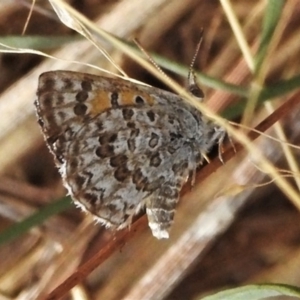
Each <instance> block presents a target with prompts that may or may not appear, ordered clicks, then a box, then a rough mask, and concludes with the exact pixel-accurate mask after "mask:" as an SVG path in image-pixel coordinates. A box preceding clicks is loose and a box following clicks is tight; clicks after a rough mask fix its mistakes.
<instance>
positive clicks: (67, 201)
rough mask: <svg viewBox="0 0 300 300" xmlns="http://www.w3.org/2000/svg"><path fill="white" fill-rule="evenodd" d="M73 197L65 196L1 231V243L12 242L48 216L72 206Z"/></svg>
mask: <svg viewBox="0 0 300 300" xmlns="http://www.w3.org/2000/svg"><path fill="white" fill-rule="evenodd" d="M71 204H72V202H71V198H70V197H65V198H62V199H60V200H58V201H57V202H54V203H51V204H49V205H47V206H45V207H44V208H42V209H41V210H39V211H38V212H36V213H34V214H32V215H31V216H29V217H28V218H26V219H24V220H23V221H21V222H18V223H16V224H14V225H12V226H10V227H9V228H8V229H6V230H5V231H3V232H1V233H0V245H2V244H5V243H8V242H10V241H11V240H13V239H15V238H17V237H19V236H21V235H22V234H24V233H26V232H28V231H29V230H30V229H31V228H33V227H35V226H39V225H41V224H42V223H43V222H44V221H45V220H46V219H47V218H49V217H51V216H53V215H56V214H58V213H61V212H62V211H64V210H66V209H67V208H70V207H71Z"/></svg>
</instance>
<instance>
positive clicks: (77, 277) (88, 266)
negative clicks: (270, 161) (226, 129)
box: [46, 93, 300, 300]
mask: <svg viewBox="0 0 300 300" xmlns="http://www.w3.org/2000/svg"><path fill="white" fill-rule="evenodd" d="M299 103H300V93H297V94H296V95H295V96H293V97H291V98H290V99H289V100H288V101H286V102H285V103H284V104H283V105H281V106H280V107H279V108H278V109H277V110H276V111H275V112H274V113H273V114H272V115H270V116H269V117H267V118H266V119H265V120H264V121H263V122H261V123H260V124H259V125H258V126H257V127H256V129H257V130H258V131H262V132H263V131H265V130H266V129H268V128H269V127H271V126H272V125H273V124H274V123H275V122H277V121H278V120H279V119H280V118H283V117H284V116H285V115H287V114H288V113H289V112H291V111H292V110H293V108H295V107H296V106H297V105H299ZM258 136H259V134H258V133H257V132H251V133H250V134H249V138H250V139H251V140H254V139H256V138H257V137H258ZM241 150H242V146H241V145H236V152H239V151H241ZM234 155H235V152H234V150H233V149H232V148H229V149H228V150H227V151H226V152H225V153H224V154H223V155H222V156H223V160H224V162H227V161H228V160H230V159H231V158H232V157H233V156H234ZM220 166H222V163H221V162H220V161H219V159H218V158H216V159H214V160H213V161H212V162H211V163H210V164H208V165H206V166H205V167H204V168H203V169H201V171H200V172H198V174H197V177H196V182H197V184H199V183H200V182H201V181H203V180H204V179H205V178H206V177H207V176H209V175H210V174H212V173H213V172H214V171H216V170H217V169H218V168H219V167H220ZM187 189H189V187H188V186H187V185H186V186H185V188H184V189H183V191H182V193H186V192H187V191H188V190H187ZM208 213H209V214H207V215H206V216H204V219H206V218H207V217H208V216H209V215H210V213H212V214H213V213H214V211H209V212H208ZM217 222H218V221H217V220H216V224H217ZM220 225H221V228H220V227H219V226H217V227H215V228H216V229H217V230H218V232H220V231H222V230H224V229H225V223H223V222H221V223H220ZM228 225H229V224H226V227H227V226H228ZM146 226H147V219H146V216H145V215H144V216H143V217H142V218H140V219H139V220H138V221H136V222H135V223H134V224H132V226H131V229H130V231H127V230H124V231H121V232H117V233H116V237H115V239H114V240H112V241H111V243H109V244H107V246H106V247H105V248H103V249H101V250H100V251H99V253H98V254H97V255H96V256H94V257H93V258H92V259H90V260H89V261H88V262H87V263H85V264H84V265H82V266H80V268H79V269H78V270H77V271H76V272H75V273H74V274H73V275H71V276H70V277H69V278H68V279H67V280H66V281H65V282H63V283H62V284H61V285H60V286H58V287H57V288H56V289H55V290H54V291H53V292H51V293H50V294H49V295H48V297H47V298H46V299H47V300H50V299H51V300H54V299H59V297H62V296H63V295H64V294H65V293H67V292H68V291H69V290H70V289H71V288H72V287H74V286H75V285H76V284H78V283H79V282H81V281H82V280H83V279H84V278H85V277H86V276H87V275H88V274H89V273H91V272H92V271H93V270H94V269H95V268H96V267H98V266H99V265H100V264H101V263H102V262H104V261H105V260H106V259H107V258H108V257H109V256H110V255H111V254H112V253H113V252H114V251H115V250H117V249H119V248H120V247H121V246H122V245H124V243H125V242H127V241H128V240H129V239H130V238H131V237H132V236H133V235H134V233H136V232H137V231H140V230H142V229H144V228H145V227H146ZM218 232H213V233H212V234H211V236H213V237H215V235H216V234H217V233H218ZM209 241H211V239H209V240H208V241H206V245H207V244H208V242H209ZM203 249H204V248H203Z"/></svg>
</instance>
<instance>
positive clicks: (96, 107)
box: [90, 91, 111, 115]
mask: <svg viewBox="0 0 300 300" xmlns="http://www.w3.org/2000/svg"><path fill="white" fill-rule="evenodd" d="M90 105H91V114H92V115H98V114H101V113H102V112H104V111H105V110H107V109H109V108H111V102H110V97H109V93H107V91H97V95H96V96H95V97H94V99H93V100H91V102H90Z"/></svg>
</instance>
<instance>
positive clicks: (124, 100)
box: [119, 91, 154, 106]
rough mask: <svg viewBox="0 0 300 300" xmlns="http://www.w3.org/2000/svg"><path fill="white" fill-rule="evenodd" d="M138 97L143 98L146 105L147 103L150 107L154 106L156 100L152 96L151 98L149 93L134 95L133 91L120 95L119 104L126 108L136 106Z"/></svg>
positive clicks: (123, 92)
mask: <svg viewBox="0 0 300 300" xmlns="http://www.w3.org/2000/svg"><path fill="white" fill-rule="evenodd" d="M137 96H140V97H142V98H143V99H144V100H145V103H147V104H148V105H153V104H154V100H153V98H152V97H151V96H149V95H148V94H147V93H142V92H140V91H139V92H138V93H133V92H131V91H122V93H120V101H119V104H120V105H124V106H126V105H136V102H135V98H136V97H137Z"/></svg>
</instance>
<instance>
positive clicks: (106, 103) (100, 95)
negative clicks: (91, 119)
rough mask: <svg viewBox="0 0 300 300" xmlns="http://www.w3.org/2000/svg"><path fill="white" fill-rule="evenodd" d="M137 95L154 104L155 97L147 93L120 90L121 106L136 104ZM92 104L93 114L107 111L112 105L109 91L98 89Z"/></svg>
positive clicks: (147, 102) (91, 111) (119, 99)
mask: <svg viewBox="0 0 300 300" xmlns="http://www.w3.org/2000/svg"><path fill="white" fill-rule="evenodd" d="M137 96H140V97H142V98H143V99H144V101H145V103H146V104H148V105H153V104H154V99H153V98H152V97H151V96H150V95H148V94H147V93H142V92H139V93H138V94H136V93H133V92H131V91H122V92H120V93H119V98H118V103H119V105H120V107H122V106H129V105H131V106H134V105H136V102H135V98H136V97H137ZM90 105H91V110H90V113H91V114H92V115H98V114H101V113H102V112H104V111H106V110H107V109H110V108H111V107H112V105H111V99H110V93H108V92H107V91H97V94H96V96H95V97H94V99H92V100H90Z"/></svg>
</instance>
